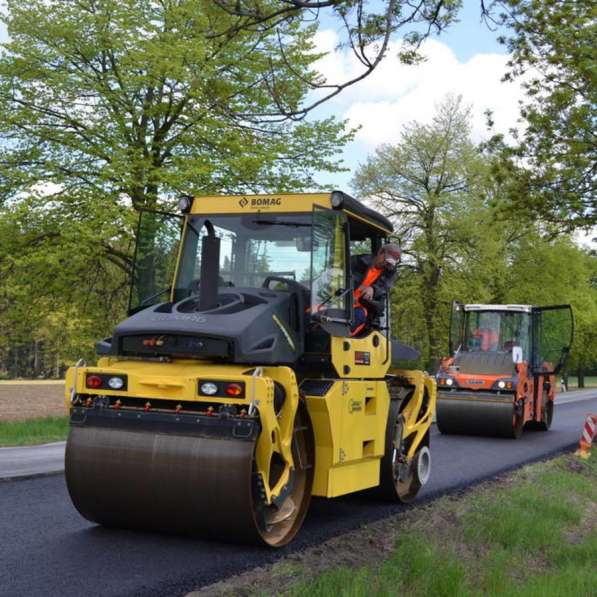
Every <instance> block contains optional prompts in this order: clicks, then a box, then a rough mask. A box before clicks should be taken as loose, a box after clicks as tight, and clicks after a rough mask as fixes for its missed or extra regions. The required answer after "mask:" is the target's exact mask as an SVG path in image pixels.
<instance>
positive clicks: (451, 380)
mask: <svg viewBox="0 0 597 597" xmlns="http://www.w3.org/2000/svg"><path fill="white" fill-rule="evenodd" d="M453 383H454V380H453V379H451V378H450V377H448V379H446V385H447V386H451V385H452V384H453Z"/></svg>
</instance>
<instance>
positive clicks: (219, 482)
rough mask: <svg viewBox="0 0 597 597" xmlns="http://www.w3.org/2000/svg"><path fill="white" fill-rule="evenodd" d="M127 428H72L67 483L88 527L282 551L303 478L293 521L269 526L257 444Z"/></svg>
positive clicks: (301, 475) (303, 492)
mask: <svg viewBox="0 0 597 597" xmlns="http://www.w3.org/2000/svg"><path fill="white" fill-rule="evenodd" d="M131 427H132V428H127V427H126V426H118V427H111V426H110V424H105V422H103V424H101V425H95V424H83V425H80V424H74V425H73V424H71V430H70V434H69V438H68V441H67V446H66V457H65V473H66V482H67V486H68V491H69V493H70V496H71V499H72V501H73V503H74V505H75V507H76V508H77V510H78V511H79V512H80V514H81V515H82V516H84V517H85V518H87V519H88V520H91V521H94V522H97V523H99V524H102V525H105V526H113V527H124V528H131V529H138V530H149V531H164V532H171V533H179V534H188V535H192V536H198V537H206V538H215V539H221V540H225V541H234V542H244V543H266V544H269V545H272V546H281V545H284V544H286V543H287V542H288V541H290V540H291V539H292V537H293V536H294V535H295V534H296V532H297V530H298V529H299V528H300V526H301V524H302V521H303V518H304V515H305V512H306V508H307V505H308V502H309V498H310V480H311V479H310V477H309V476H308V474H305V471H299V472H298V474H295V475H294V477H295V482H294V485H293V491H292V493H291V496H290V497H291V499H293V500H294V502H293V504H294V506H295V512H294V514H293V515H292V516H291V517H290V518H289V519H287V520H284V521H283V522H278V523H276V524H273V525H272V524H268V522H267V521H268V518H269V519H271V518H272V513H271V511H272V510H273V508H274V507H273V506H267V505H266V504H264V503H263V502H262V501H261V499H260V495H261V494H260V492H259V488H258V483H257V476H256V475H255V473H254V451H255V444H256V440H257V438H256V437H247V438H237V437H213V436H211V437H208V436H205V435H202V434H196V433H192V434H191V433H189V434H185V432H184V431H183V432H181V431H180V430H176V432H174V431H173V432H168V433H165V432H161V431H156V430H152V429H135V428H134V425H133V426H131ZM295 437H296V436H295ZM300 439H301V438H299V441H298V442H297V441H295V442H294V443H295V444H300ZM300 448H301V446H300V445H297V446H296V447H295V450H296V449H300ZM303 458H304V457H303ZM307 472H308V471H307ZM276 512H277V510H276ZM276 512H274V514H275V513H276Z"/></svg>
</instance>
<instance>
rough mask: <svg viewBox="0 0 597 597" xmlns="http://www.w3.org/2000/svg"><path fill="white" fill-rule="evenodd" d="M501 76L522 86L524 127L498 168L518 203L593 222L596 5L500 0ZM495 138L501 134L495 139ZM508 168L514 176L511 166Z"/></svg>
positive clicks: (572, 0)
mask: <svg viewBox="0 0 597 597" xmlns="http://www.w3.org/2000/svg"><path fill="white" fill-rule="evenodd" d="M496 4H498V5H500V6H502V7H503V8H504V9H505V10H504V14H503V15H502V16H501V21H502V23H504V24H505V25H507V26H508V27H509V28H510V30H509V32H508V34H507V35H506V36H505V37H504V38H503V39H502V41H503V42H504V43H505V44H506V45H507V48H508V50H509V51H510V52H511V55H512V57H511V60H510V72H509V74H508V75H507V79H514V78H519V79H520V80H521V81H522V84H523V87H524V89H525V91H526V98H525V100H524V102H523V105H522V112H521V114H522V117H523V124H524V127H525V128H524V130H523V132H522V133H521V134H520V137H519V138H517V139H516V143H515V145H514V146H511V147H508V146H505V145H502V151H501V158H502V159H501V162H500V164H499V166H498V172H500V173H501V174H505V176H509V177H510V178H511V181H512V183H513V184H512V186H511V193H510V199H511V201H512V203H513V204H514V205H515V206H516V208H517V209H523V210H526V211H531V212H532V213H539V214H540V215H541V216H542V217H544V218H545V219H547V220H550V221H552V222H555V223H556V224H557V225H558V226H560V227H562V226H564V227H566V228H568V229H571V228H573V227H575V226H578V225H591V224H595V223H597V210H596V209H595V208H596V203H595V197H596V191H597V187H596V172H595V163H597V143H596V141H595V121H596V119H597V111H596V106H597V59H596V57H595V49H594V46H595V39H597V9H596V8H595V4H594V3H592V2H586V1H585V0H558V1H554V0H551V1H548V2H546V1H545V0H502V1H500V2H498V3H496ZM498 141H501V138H499V139H498ZM513 173H514V176H512V174H513Z"/></svg>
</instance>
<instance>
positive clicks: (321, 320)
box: [103, 191, 392, 364]
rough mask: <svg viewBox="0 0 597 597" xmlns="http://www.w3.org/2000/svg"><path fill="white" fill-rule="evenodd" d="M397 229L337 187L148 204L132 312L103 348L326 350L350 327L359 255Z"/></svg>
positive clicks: (274, 353)
mask: <svg viewBox="0 0 597 597" xmlns="http://www.w3.org/2000/svg"><path fill="white" fill-rule="evenodd" d="M391 232H392V225H391V223H390V222H389V221H388V220H387V219H386V218H384V217H383V216H381V215H380V214H378V213H377V212H375V211H373V210H371V209H369V208H367V207H366V206H364V205H363V204H362V203H360V202H359V201H356V200H355V199H353V198H352V197H349V196H348V195H346V194H344V193H341V192H339V191H334V192H333V193H331V194H324V193H322V194H313V195H309V194H305V195H282V196H278V197H271V196H267V197H266V196H233V197H205V198H202V197H199V198H196V199H194V200H192V201H190V202H189V206H188V209H187V210H186V213H185V214H184V215H178V214H169V213H163V212H155V211H142V212H141V214H140V220H139V228H138V232H137V247H136V254H135V263H134V272H133V283H132V285H131V295H130V303H129V314H130V316H131V317H129V319H128V320H126V321H125V322H123V324H121V325H120V326H119V327H118V328H117V329H116V330H115V337H114V338H113V340H115V341H117V342H113V343H112V346H111V347H110V349H108V348H107V347H106V346H104V347H103V351H104V354H106V353H109V354H121V353H122V347H123V346H125V345H126V346H128V347H129V348H128V352H127V354H131V355H139V354H141V353H143V354H145V353H146V352H148V351H146V350H145V349H146V348H151V349H152V350H151V351H150V352H151V353H152V354H160V355H163V356H165V355H166V354H167V352H168V350H170V351H174V352H173V353H172V352H171V354H174V355H175V356H179V357H181V356H190V357H192V358H195V357H196V358H219V359H228V360H232V361H233V362H239V363H241V362H256V363H264V364H267V363H268V362H272V363H273V362H277V363H279V362H288V363H295V362H297V361H298V360H304V359H307V360H308V358H309V354H311V355H312V356H314V357H315V359H317V358H323V359H324V360H325V359H327V360H329V359H330V352H331V348H330V337H343V338H349V337H350V333H351V325H352V318H353V297H352V290H353V289H352V279H351V271H350V257H351V254H358V253H368V254H372V253H374V252H376V251H377V250H378V249H379V247H380V246H381V245H382V243H383V242H384V240H385V239H386V238H387V236H388V235H389V234H390V233H391ZM164 301H166V302H164ZM388 311H389V309H388V308H387V305H386V309H385V314H384V318H383V320H382V322H381V324H380V332H381V333H383V334H384V335H386V334H385V332H386V329H387V328H388V324H387V315H388ZM142 330H149V331H150V332H151V334H153V336H155V337H157V336H156V334H160V333H161V334H164V338H161V337H158V338H159V340H160V342H162V344H161V346H162V351H161V352H160V351H157V350H156V349H155V347H154V346H144V345H143V342H145V339H144V338H142V337H141V331H142ZM197 334H201V335H202V337H201V339H200V340H198V339H197V341H196V342H195V346H196V347H197V350H196V351H195V352H193V351H191V350H190V349H189V346H190V344H189V343H191V344H192V343H193V342H191V341H190V340H189V336H192V335H197ZM127 338H128V339H127ZM135 338H136V339H135ZM168 343H170V345H169V347H168V346H166V345H167V344H168ZM116 344H118V346H116ZM200 345H203V346H204V347H205V350H204V351H203V352H202V350H201V346H200ZM167 349H168V350H167ZM177 351H178V352H177Z"/></svg>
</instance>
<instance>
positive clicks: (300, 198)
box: [191, 193, 332, 214]
mask: <svg viewBox="0 0 597 597" xmlns="http://www.w3.org/2000/svg"><path fill="white" fill-rule="evenodd" d="M330 198H331V194H330V193H294V194H288V195H286V194H277V193H272V194H269V195H228V196H222V195H210V196H206V197H195V199H194V200H193V206H192V207H191V213H192V214H243V213H248V214H249V213H257V212H272V213H274V212H279V213H290V212H311V211H313V206H314V205H318V206H320V207H328V208H331V207H332V203H331V199H330Z"/></svg>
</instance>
